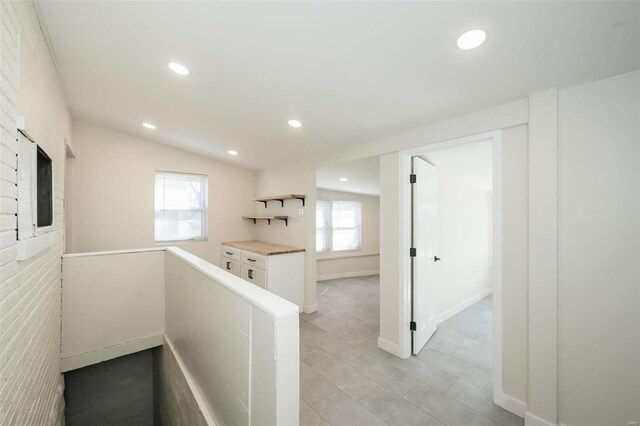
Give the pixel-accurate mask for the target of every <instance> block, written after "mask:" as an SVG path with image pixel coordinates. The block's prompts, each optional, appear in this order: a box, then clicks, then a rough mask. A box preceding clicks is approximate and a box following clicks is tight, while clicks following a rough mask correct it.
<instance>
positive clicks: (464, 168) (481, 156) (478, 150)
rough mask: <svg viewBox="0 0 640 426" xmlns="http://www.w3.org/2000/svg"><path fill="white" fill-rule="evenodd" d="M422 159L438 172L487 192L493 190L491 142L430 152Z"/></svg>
mask: <svg viewBox="0 0 640 426" xmlns="http://www.w3.org/2000/svg"><path fill="white" fill-rule="evenodd" d="M421 157H422V158H424V159H425V160H427V161H428V162H429V163H431V164H433V165H434V166H436V168H437V169H438V171H441V170H444V171H447V172H449V173H451V174H454V175H456V176H457V177H459V178H460V179H462V180H464V181H466V182H468V183H470V184H471V185H474V186H476V187H477V188H480V189H482V190H485V191H491V190H492V189H493V171H492V166H493V151H492V144H491V140H487V141H481V142H474V143H467V144H464V145H458V146H454V147H451V148H445V149H438V150H436V151H429V152H428V153H426V154H424V155H421Z"/></svg>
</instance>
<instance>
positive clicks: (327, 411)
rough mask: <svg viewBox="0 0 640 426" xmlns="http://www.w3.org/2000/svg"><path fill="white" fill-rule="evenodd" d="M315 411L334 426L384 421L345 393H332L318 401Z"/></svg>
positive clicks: (375, 425) (375, 424) (366, 425)
mask: <svg viewBox="0 0 640 426" xmlns="http://www.w3.org/2000/svg"><path fill="white" fill-rule="evenodd" d="M315 409H316V411H317V412H318V413H320V415H321V416H322V417H323V418H324V419H325V420H327V421H328V422H329V424H331V425H334V426H341V425H344V426H381V425H384V424H385V423H384V422H383V421H382V420H380V419H379V418H377V417H376V416H374V415H373V414H372V413H371V412H370V411H369V410H367V409H366V408H364V407H363V406H362V405H360V404H358V403H357V402H356V401H354V400H353V399H351V398H349V396H347V395H346V394H333V395H330V396H328V397H327V398H325V399H323V400H322V401H320V402H318V403H317V404H316V407H315Z"/></svg>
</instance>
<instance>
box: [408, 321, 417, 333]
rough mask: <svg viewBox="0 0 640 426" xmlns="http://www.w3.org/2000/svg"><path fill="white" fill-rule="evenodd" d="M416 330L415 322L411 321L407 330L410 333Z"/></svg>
mask: <svg viewBox="0 0 640 426" xmlns="http://www.w3.org/2000/svg"><path fill="white" fill-rule="evenodd" d="M417 329H418V328H417V327H416V322H415V321H411V322H410V323H409V330H411V331H416V330H417Z"/></svg>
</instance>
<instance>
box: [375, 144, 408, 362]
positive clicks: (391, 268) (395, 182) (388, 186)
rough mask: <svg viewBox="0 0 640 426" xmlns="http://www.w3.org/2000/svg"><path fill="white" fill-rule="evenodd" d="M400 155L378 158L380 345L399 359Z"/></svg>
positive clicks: (387, 155)
mask: <svg viewBox="0 0 640 426" xmlns="http://www.w3.org/2000/svg"><path fill="white" fill-rule="evenodd" d="M402 211H403V209H402V195H401V193H400V154H399V153H398V152H393V153H391V154H385V155H381V156H380V340H379V342H380V343H383V344H384V345H385V348H384V349H385V350H387V351H390V352H392V353H394V354H395V355H399V354H401V353H403V351H402V348H401V347H400V303H401V298H400V292H401V287H402V285H403V283H401V282H400V280H399V277H400V268H401V265H400V262H399V259H400V237H401V235H402V220H403V219H402Z"/></svg>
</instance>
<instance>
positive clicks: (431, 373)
mask: <svg viewBox="0 0 640 426" xmlns="http://www.w3.org/2000/svg"><path fill="white" fill-rule="evenodd" d="M385 362H387V363H389V364H390V365H392V366H394V367H396V368H397V369H399V370H400V371H402V372H404V373H406V374H407V375H408V376H410V377H413V378H414V379H416V380H419V381H420V382H422V383H426V384H428V385H429V386H432V387H434V388H436V389H440V390H441V391H443V392H446V391H447V390H449V388H450V387H451V386H452V385H453V384H454V383H455V381H456V379H457V378H456V377H455V376H453V375H451V374H449V373H447V372H446V371H443V370H440V369H439V368H437V367H434V366H432V365H430V364H428V363H426V362H423V361H420V360H418V358H417V357H414V356H412V357H410V358H408V359H400V358H398V357H393V358H391V359H388V360H387V361H385Z"/></svg>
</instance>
